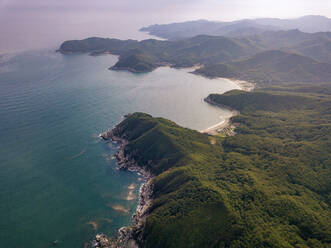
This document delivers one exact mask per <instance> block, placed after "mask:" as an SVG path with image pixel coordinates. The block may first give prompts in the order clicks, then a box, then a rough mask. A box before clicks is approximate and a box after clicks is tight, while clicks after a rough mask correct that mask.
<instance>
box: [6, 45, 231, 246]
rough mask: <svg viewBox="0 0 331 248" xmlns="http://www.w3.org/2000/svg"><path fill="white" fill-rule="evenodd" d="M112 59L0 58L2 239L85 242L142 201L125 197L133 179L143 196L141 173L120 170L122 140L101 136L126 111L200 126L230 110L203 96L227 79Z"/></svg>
mask: <svg viewBox="0 0 331 248" xmlns="http://www.w3.org/2000/svg"><path fill="white" fill-rule="evenodd" d="M116 60H117V58H116V57H115V56H111V55H107V56H99V57H92V56H88V55H65V56H64V55H61V54H59V53H55V52H54V51H53V50H44V51H34V52H26V53H20V54H17V55H12V56H4V57H2V58H1V61H2V62H1V63H2V65H5V66H2V71H1V72H0V88H1V90H0V116H1V119H0V178H1V180H0V188H1V191H0V230H1V232H0V244H1V247H13V248H16V247H17V248H20V247H35V248H39V247H40V248H41V247H43V248H45V247H52V246H53V244H52V242H53V241H54V240H58V247H83V245H84V242H86V241H88V240H89V239H90V238H92V237H93V235H95V234H96V233H99V232H105V233H109V234H116V232H117V230H118V229H119V228H120V227H122V226H125V225H128V224H130V221H131V215H132V213H133V212H134V210H135V208H136V204H137V201H136V200H131V201H128V200H126V199H125V198H126V196H127V195H128V186H129V185H130V184H132V183H134V184H135V185H137V187H136V190H135V192H134V193H135V194H136V195H137V190H138V187H139V184H140V183H141V182H140V181H138V178H139V176H138V175H136V174H135V173H128V172H119V171H117V170H116V169H115V167H116V162H115V161H114V160H112V158H111V157H112V155H113V154H114V152H115V151H116V146H115V145H112V146H111V147H110V146H109V145H111V143H106V142H104V141H101V140H100V139H99V137H98V134H99V133H100V132H102V131H104V130H106V129H108V128H111V127H112V126H113V125H115V124H116V123H118V122H119V121H120V120H121V116H123V115H124V114H127V113H130V112H135V111H144V112H147V113H150V114H153V115H154V116H162V117H166V118H170V119H171V120H173V121H176V122H178V123H179V124H181V125H184V126H186V127H190V128H194V129H198V130H200V129H203V128H206V127H208V126H210V125H213V124H215V123H217V122H219V121H221V119H220V116H221V115H222V116H226V115H228V114H229V112H228V111H223V110H221V109H219V108H216V107H213V106H210V105H208V104H207V103H205V102H203V100H202V99H203V98H204V97H205V96H207V95H208V94H209V93H211V92H219V93H222V92H224V91H227V90H230V89H233V88H237V86H236V85H235V84H233V83H231V82H230V81H228V80H209V79H205V78H202V77H200V76H196V75H193V74H190V73H187V72H188V71H189V70H187V69H186V70H175V69H171V68H159V69H157V70H155V71H154V72H152V73H147V74H132V73H129V72H116V71H110V70H108V69H107V68H108V67H110V66H111V65H113V64H114V63H115V62H116ZM118 205H120V206H122V207H123V208H124V209H125V211H126V210H127V211H128V212H127V213H126V212H125V211H116V210H114V209H113V207H114V206H118ZM95 223H96V224H97V226H96V229H94V228H93V225H92V224H95Z"/></svg>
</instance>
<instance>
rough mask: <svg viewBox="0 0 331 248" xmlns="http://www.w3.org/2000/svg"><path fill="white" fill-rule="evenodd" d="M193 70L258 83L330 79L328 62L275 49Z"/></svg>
mask: <svg viewBox="0 0 331 248" xmlns="http://www.w3.org/2000/svg"><path fill="white" fill-rule="evenodd" d="M194 73H196V74H201V75H205V76H208V77H225V78H237V79H242V80H247V81H252V82H257V83H259V84H260V85H266V84H272V83H275V82H276V83H278V82H292V83H293V82H329V81H331V64H328V63H320V62H318V61H316V60H313V59H311V58H309V57H305V56H302V55H298V54H294V53H287V52H282V51H278V50H275V51H266V52H262V53H258V54H256V55H254V56H252V57H251V58H249V59H246V60H242V61H238V62H233V63H229V64H227V65H224V64H216V65H206V66H204V67H202V68H200V69H198V70H196V71H195V72H194Z"/></svg>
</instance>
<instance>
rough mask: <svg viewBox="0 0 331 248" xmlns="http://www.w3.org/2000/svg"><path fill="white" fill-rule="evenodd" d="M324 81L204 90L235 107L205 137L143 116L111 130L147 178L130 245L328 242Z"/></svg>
mask: <svg viewBox="0 0 331 248" xmlns="http://www.w3.org/2000/svg"><path fill="white" fill-rule="evenodd" d="M330 95H331V87H330V85H309V86H308V85H305V86H300V85H299V86H298V85H297V86H292V87H277V88H269V89H265V90H256V91H254V92H244V91H240V90H233V91H230V92H227V93H225V94H223V95H218V94H212V95H209V96H208V99H209V101H212V102H215V103H217V104H223V105H227V106H231V107H232V108H235V109H238V110H240V115H238V116H235V117H233V118H232V120H231V121H232V123H235V124H236V126H237V127H236V133H237V134H236V135H235V136H231V137H221V136H217V135H216V136H210V135H207V134H202V133H200V132H197V131H194V130H190V129H187V128H183V127H180V126H178V125H177V124H175V123H174V122H172V121H169V120H166V119H163V118H154V117H152V116H150V115H147V114H144V113H134V114H130V115H128V116H127V117H126V119H125V120H123V121H122V122H121V123H120V124H118V125H117V126H116V127H115V129H113V131H112V132H115V133H116V136H117V137H120V138H121V139H124V140H125V141H126V143H125V145H124V146H123V148H122V152H123V154H124V155H125V157H126V158H128V161H134V162H135V164H136V165H137V166H139V167H141V168H143V169H144V170H145V171H148V172H149V173H151V174H152V175H153V178H152V181H151V183H152V184H153V192H152V195H151V197H152V204H151V205H150V206H149V207H148V209H147V210H146V214H147V219H146V220H145V222H144V223H143V224H142V225H140V226H133V227H131V228H132V229H131V231H132V234H131V235H132V237H133V238H134V239H135V240H136V241H137V243H138V245H139V247H329V246H330V242H331V240H330V237H331V226H330V223H331V219H330V216H331V215H330V214H331V212H330V186H331V185H330V180H329V176H330V173H331V169H330V168H331V167H330V166H331V164H330V163H331V160H330V152H331V135H330V134H331V124H330V123H331V98H330Z"/></svg>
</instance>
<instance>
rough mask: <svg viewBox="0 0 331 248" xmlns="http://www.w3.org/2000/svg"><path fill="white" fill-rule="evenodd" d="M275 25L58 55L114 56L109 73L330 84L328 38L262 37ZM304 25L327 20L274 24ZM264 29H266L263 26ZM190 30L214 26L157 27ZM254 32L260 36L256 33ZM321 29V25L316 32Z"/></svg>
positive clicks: (68, 49) (88, 44)
mask: <svg viewBox="0 0 331 248" xmlns="http://www.w3.org/2000/svg"><path fill="white" fill-rule="evenodd" d="M276 20H278V19H258V20H252V21H250V20H245V21H238V22H235V23H232V24H231V25H230V24H227V25H225V24H224V23H223V24H222V25H223V27H222V28H221V29H219V30H223V31H224V30H226V29H227V30H228V31H229V30H232V31H231V32H232V34H233V33H234V32H235V31H234V29H233V27H234V26H236V27H237V28H238V27H239V26H240V27H241V28H243V26H244V27H245V30H246V31H245V32H244V31H243V32H242V33H241V35H240V36H236V37H232V36H231V37H230V36H216V33H214V34H213V35H206V34H199V35H196V36H193V37H189V38H183V39H173V40H155V39H148V40H143V41H136V40H118V39H108V38H98V37H92V38H88V39H84V40H72V41H66V42H64V43H63V44H62V45H61V47H60V49H59V51H60V52H62V53H73V52H85V53H86V52H87V53H90V54H91V55H98V54H102V53H111V54H115V55H119V56H120V57H119V61H118V62H117V63H116V64H115V65H114V66H113V67H112V68H111V69H113V70H127V71H131V72H150V71H152V70H154V69H156V68H157V67H159V66H164V65H170V66H172V67H175V68H180V67H192V66H195V65H200V66H201V68H200V69H199V70H197V71H195V73H197V74H201V75H204V76H207V77H230V78H237V79H243V80H247V81H252V82H256V83H260V84H261V85H262V84H263V85H264V86H265V85H266V84H273V83H275V82H277V83H279V82H331V32H316V33H307V32H302V31H300V30H298V29H292V30H272V31H271V30H268V31H265V30H264V31H263V32H262V28H261V27H262V26H263V27H264V28H269V29H276V28H275V26H270V25H269V24H271V23H276ZM307 20H324V21H325V20H329V19H325V18H322V17H315V16H310V17H304V18H300V19H296V20H295V21H294V20H292V21H290V20H287V21H286V20H281V21H279V23H282V25H283V26H285V25H286V27H290V24H291V25H294V24H295V23H298V24H300V25H302V26H303V27H304V26H305V25H304V23H306V22H307ZM252 22H253V23H255V24H254V25H255V27H254V28H252V26H249V24H250V23H252ZM325 22H326V21H325ZM263 23H265V24H268V25H262V24H263ZM190 25H191V26H195V27H196V28H198V26H199V25H200V26H199V30H200V32H206V31H208V27H213V29H214V30H216V26H218V25H219V23H210V22H206V21H198V22H187V23H182V24H169V25H165V26H162V27H163V28H165V27H174V26H176V27H177V26H180V27H186V28H187V27H189V26H190ZM197 25H198V26H197ZM222 25H221V26H222ZM258 26H259V30H260V31H261V32H255V31H256V30H257V29H255V28H257V27H258ZM151 27H159V26H151ZM204 27H205V28H204ZM305 27H308V24H307V25H306V26H305ZM326 27H327V25H326V24H325V25H324V26H321V27H320V28H323V29H325V28H326ZM170 29H171V28H170ZM177 30H178V29H177ZM183 30H185V29H183ZM188 30H189V29H187V31H188ZM190 30H191V33H194V32H195V31H194V29H193V28H192V29H190ZM209 30H210V29H209ZM236 30H237V31H238V30H239V29H236ZM248 30H250V31H248ZM253 30H255V31H253ZM223 31H222V32H223ZM196 32H198V30H196ZM229 32H230V31H229ZM183 34H185V32H184V31H183ZM243 34H246V35H243Z"/></svg>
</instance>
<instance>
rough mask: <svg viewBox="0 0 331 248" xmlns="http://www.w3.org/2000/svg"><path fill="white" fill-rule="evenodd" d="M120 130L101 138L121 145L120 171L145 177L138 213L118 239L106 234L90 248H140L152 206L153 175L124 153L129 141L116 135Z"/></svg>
mask: <svg viewBox="0 0 331 248" xmlns="http://www.w3.org/2000/svg"><path fill="white" fill-rule="evenodd" d="M118 128H119V127H118V126H116V127H115V128H114V129H112V130H110V131H107V132H104V133H102V134H100V137H101V138H102V139H104V140H112V141H113V142H116V143H119V144H120V148H119V150H118V151H117V152H116V154H115V157H116V159H117V161H118V164H119V168H118V169H120V170H129V171H136V172H139V173H140V174H141V175H143V177H144V179H145V182H144V183H143V184H142V185H141V187H140V189H139V201H138V206H137V209H136V212H135V213H134V214H133V216H132V226H129V227H122V228H120V229H119V231H118V235H117V237H108V236H107V235H105V234H98V235H96V236H95V238H94V239H93V240H92V241H91V242H90V248H93V247H100V248H138V244H137V241H138V240H139V239H141V237H140V235H139V233H140V232H141V229H142V228H143V226H144V223H145V221H146V217H147V216H148V211H149V208H150V206H151V204H152V193H153V184H152V175H151V174H150V173H149V172H148V171H146V170H145V169H143V168H142V167H140V166H139V165H138V164H137V163H136V162H135V161H134V159H133V158H132V156H130V153H128V152H127V151H128V150H126V152H124V150H125V146H126V145H127V144H128V141H127V140H126V139H124V138H122V137H123V136H121V137H119V136H117V135H116V134H118V133H119V132H118V130H117V129H118Z"/></svg>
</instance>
